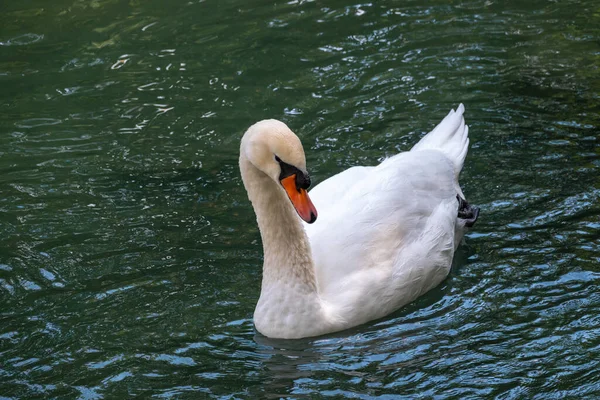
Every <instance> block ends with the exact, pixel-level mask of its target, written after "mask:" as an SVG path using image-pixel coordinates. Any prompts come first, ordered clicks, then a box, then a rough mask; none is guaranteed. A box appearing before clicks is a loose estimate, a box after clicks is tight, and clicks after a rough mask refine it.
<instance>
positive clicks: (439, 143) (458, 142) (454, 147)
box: [411, 104, 469, 177]
mask: <svg viewBox="0 0 600 400" xmlns="http://www.w3.org/2000/svg"><path fill="white" fill-rule="evenodd" d="M464 112H465V107H464V106H463V105H462V104H460V105H459V106H458V108H457V109H456V111H454V110H450V112H449V113H448V115H446V117H445V118H444V119H443V120H442V122H440V123H439V124H438V125H437V126H436V127H435V128H433V130H432V131H431V132H429V133H428V134H427V135H425V136H424V137H423V138H421V140H420V141H419V142H418V143H417V144H415V145H414V146H413V148H412V149H411V151H420V150H426V149H431V150H439V151H441V152H442V153H444V154H445V155H446V156H447V157H448V158H449V159H450V160H451V161H452V163H453V164H454V172H455V173H456V176H457V177H458V174H460V171H461V170H462V167H463V164H464V162H465V158H466V157H467V151H468V150H469V127H468V126H467V125H465V119H464V118H463V113H464Z"/></svg>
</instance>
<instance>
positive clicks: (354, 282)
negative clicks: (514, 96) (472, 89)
mask: <svg viewBox="0 0 600 400" xmlns="http://www.w3.org/2000/svg"><path fill="white" fill-rule="evenodd" d="M463 112H464V107H463V105H462V104H461V105H460V106H459V107H458V109H457V111H456V112H454V110H452V111H450V113H449V114H448V115H447V116H446V118H444V120H443V121H442V122H440V124H439V125H438V126H437V127H436V128H435V129H434V130H433V131H431V132H430V133H429V134H427V135H426V136H425V137H423V138H422V139H421V140H420V141H419V142H418V143H417V144H416V145H415V146H414V147H413V148H412V149H411V150H410V151H408V152H404V153H400V154H398V155H396V156H393V157H391V158H388V159H386V160H385V161H383V162H382V163H381V164H379V165H378V166H374V167H353V168H350V169H348V170H346V171H343V172H341V173H339V174H337V175H335V176H333V177H331V178H329V179H327V180H325V181H324V182H322V183H321V184H319V185H317V186H316V187H315V188H314V189H312V190H311V192H310V196H311V197H312V202H311V199H310V198H309V197H308V194H307V192H306V189H307V188H308V187H309V186H310V179H309V177H308V173H307V170H306V161H305V157H304V150H303V148H302V144H301V143H300V140H299V139H298V137H297V136H296V135H295V134H294V133H293V132H292V131H291V130H290V129H289V128H288V127H287V126H286V125H285V124H284V123H283V122H280V121H277V120H272V119H271V120H264V121H260V122H258V123H256V124H254V125H252V126H251V127H250V128H249V129H248V131H247V132H246V133H245V134H244V137H243V138H242V142H241V147H240V170H241V174H242V179H243V181H244V186H245V187H246V190H247V192H248V197H249V198H250V201H251V202H252V205H253V207H254V210H255V212H256V218H257V221H258V226H259V228H260V233H261V237H262V243H263V249H264V265H263V279H262V289H261V294H260V299H259V300H258V304H257V305H256V310H255V312H254V324H255V326H256V329H257V330H258V331H259V332H260V333H262V334H263V335H265V336H268V337H272V338H287V339H291V338H301V337H309V336H318V335H322V334H325V333H330V332H335V331H339V330H343V329H346V328H350V327H353V326H356V325H359V324H362V323H365V322H367V321H370V320H373V319H376V318H380V317H383V316H385V315H386V314H389V313H390V312H392V311H394V310H396V309H398V308H399V307H401V306H403V305H405V304H407V303H409V302H411V301H413V300H414V299H416V298H417V297H418V296H419V295H421V294H423V293H425V292H427V291H428V290H430V289H431V288H433V287H435V286H437V285H438V284H439V283H440V282H441V281H442V280H443V279H444V278H445V277H446V276H447V275H448V272H449V271H450V265H451V263H452V257H453V256H454V251H455V249H456V247H457V246H458V244H459V242H460V240H461V238H462V236H463V234H464V232H465V230H466V229H467V227H469V226H472V224H473V223H474V222H475V221H476V219H477V216H478V212H479V210H478V209H477V208H476V207H471V206H469V204H468V203H467V202H466V201H465V200H464V195H463V193H462V191H461V189H460V186H459V184H458V175H459V173H460V171H461V169H462V166H463V162H464V160H465V157H466V155H467V150H468V146H469V139H468V131H469V130H468V127H467V126H466V125H465V121H464V119H463ZM316 210H319V220H318V221H316V222H315V220H316V218H317V211H316ZM299 217H300V218H302V219H303V220H304V221H306V222H308V223H309V224H310V223H312V224H311V225H309V224H304V223H303V222H302V221H301V219H300V218H299ZM313 222H314V223H313Z"/></svg>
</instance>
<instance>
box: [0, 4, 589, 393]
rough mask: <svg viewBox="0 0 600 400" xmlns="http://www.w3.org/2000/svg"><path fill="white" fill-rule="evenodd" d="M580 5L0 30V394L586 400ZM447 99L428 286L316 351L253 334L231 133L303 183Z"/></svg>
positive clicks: (20, 25)
mask: <svg viewBox="0 0 600 400" xmlns="http://www.w3.org/2000/svg"><path fill="white" fill-rule="evenodd" d="M599 13H600V9H599V8H598V5H597V4H596V3H594V2H591V1H584V2H571V1H567V2H560V3H548V2H533V3H531V2H530V3H526V4H525V3H521V2H513V1H509V2H502V3H498V2H493V1H474V2H468V3H461V4H446V3H440V2H423V1H418V2H417V1H409V2H405V4H397V3H393V2H383V3H377V4H375V3H348V2H341V1H334V2H329V3H328V4H321V3H317V2H312V1H291V2H275V3H273V2H271V3H265V2H258V1H251V2H240V1H229V2H216V1H212V0H209V1H191V2H189V1H176V2H170V3H165V2H143V3H139V2H126V3H123V2H113V1H104V0H99V1H94V2H85V1H78V0H75V1H70V2H53V3H48V2H44V3H43V4H42V3H41V2H33V3H31V2H29V3H23V2H21V3H19V2H16V3H10V4H8V3H7V4H6V5H5V7H4V9H3V12H2V16H1V17H0V19H1V21H2V27H3V29H2V31H1V32H0V52H1V53H2V56H1V57H0V84H1V86H2V90H1V91H0V103H1V104H2V106H3V113H2V115H0V192H1V193H2V196H0V235H1V237H2V240H1V241H0V306H1V307H0V396H5V397H7V398H36V397H39V398H47V397H52V398H54V397H57V398H83V399H94V398H126V397H132V396H138V395H139V396H141V397H160V398H182V397H183V398H185V397H186V396H187V397H194V398H196V397H223V398H230V396H235V397H236V398H237V397H241V398H263V397H265V398H280V397H290V396H291V397H303V396H305V397H314V396H315V395H317V394H320V395H322V396H332V397H359V398H369V397H374V396H384V395H395V396H404V397H406V398H414V397H416V396H421V397H426V398H429V397H440V398H458V397H469V398H483V397H489V398H491V397H494V398H495V397H498V398H506V399H513V398H514V399H517V398H533V399H547V398H569V397H572V398H594V397H598V396H599V395H600V392H599V390H600V389H599V388H600V383H599V380H598V377H597V376H596V375H597V374H596V373H595V372H596V371H597V370H598V368H599V365H598V360H599V359H600V357H599V352H600V348H599V343H600V342H599V340H600V330H599V329H598V327H599V326H600V313H598V309H599V306H600V295H599V294H598V293H600V291H599V290H598V289H599V288H598V286H599V282H600V270H599V268H598V265H599V261H600V236H599V234H598V232H599V229H600V223H599V221H600V207H599V206H598V204H599V200H600V199H599V197H600V186H599V181H598V175H599V174H598V170H599V168H600V147H599V144H598V135H597V127H598V123H599V120H600V118H599V115H600V114H599V112H600V110H599V108H598V93H599V91H600V87H599V86H598V79H597V74H598V68H599V67H600V65H599V63H598V57H597V56H598V46H597V43H598V39H599V36H598V30H597V28H596V27H597V26H598V15H599ZM459 102H463V103H465V105H466V108H467V114H466V118H467V120H468V123H469V125H470V136H471V150H470V153H469V156H468V158H467V162H466V164H465V170H464V171H463V175H462V178H461V182H462V183H463V184H464V191H465V193H467V194H468V196H469V198H470V199H472V201H473V202H474V203H476V204H477V205H479V206H480V207H481V209H482V218H480V220H479V222H478V224H477V226H476V229H475V230H473V231H472V232H471V233H470V234H469V235H468V237H467V238H466V241H465V244H464V245H463V246H461V248H460V249H459V251H458V253H457V255H456V259H455V261H454V267H453V270H452V273H451V274H450V277H449V278H448V279H447V280H446V281H445V282H443V284H442V285H440V287H438V288H436V289H434V290H432V291H431V292H430V293H428V294H426V295H425V296H423V297H422V298H421V299H419V300H417V301H416V302H414V303H413V304H411V305H409V306H407V307H405V308H404V309H402V310H400V311H398V312H396V313H395V314H393V315H392V316H390V317H388V318H385V319H383V320H380V321H375V322H373V323H370V324H368V325H366V326H361V327H357V328H354V329H352V330H350V331H346V332H340V333H337V334H335V335H330V336H326V337H322V338H311V339H304V340H299V341H274V340H270V339H267V338H265V337H263V336H261V335H259V334H257V333H256V332H255V331H254V328H253V325H252V319H251V318H252V312H253V308H254V304H255V303H256V300H257V298H258V295H259V287H260V280H261V269H260V268H261V264H262V249H261V245H260V235H259V233H258V231H257V228H256V225H255V219H254V214H253V212H252V209H251V207H250V204H249V202H248V201H247V199H246V194H245V192H244V190H243V187H242V185H241V181H240V178H239V173H238V166H237V157H238V155H237V152H238V149H239V139H240V137H241V134H242V132H243V131H244V130H245V128H246V127H248V126H249V125H250V124H252V123H253V122H256V121H257V120H259V119H262V118H278V119H281V120H283V121H285V122H286V123H288V124H289V126H290V127H291V128H292V129H294V130H295V131H296V132H297V133H298V134H299V135H300V137H301V139H302V141H303V143H304V146H305V149H306V152H307V163H308V167H309V169H310V171H311V175H313V176H314V178H315V180H316V181H317V182H318V181H321V180H323V179H325V178H326V177H328V176H330V175H332V174H334V173H337V172H339V171H341V170H343V169H345V168H348V167H350V166H352V165H356V164H374V163H376V162H377V161H378V158H379V157H382V155H391V154H393V153H395V152H398V151H403V150H407V149H409V148H410V146H411V145H412V144H414V143H415V142H416V141H417V140H418V138H420V137H421V135H422V134H424V133H425V132H427V131H428V130H429V129H431V128H432V127H433V124H435V123H436V122H437V121H439V120H440V118H441V117H443V116H444V115H445V114H446V113H447V111H448V109H450V108H452V107H456V105H457V104H458V103H459Z"/></svg>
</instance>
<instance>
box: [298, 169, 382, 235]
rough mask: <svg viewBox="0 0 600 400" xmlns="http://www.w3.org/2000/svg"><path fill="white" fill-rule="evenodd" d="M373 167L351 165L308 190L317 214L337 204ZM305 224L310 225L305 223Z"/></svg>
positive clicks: (323, 212)
mask: <svg viewBox="0 0 600 400" xmlns="http://www.w3.org/2000/svg"><path fill="white" fill-rule="evenodd" d="M373 169H375V167H352V168H348V169H347V170H345V171H342V172H340V173H339V174H337V175H334V176H332V177H330V178H328V179H326V180H324V181H323V182H321V183H319V184H318V185H317V186H315V187H314V188H312V189H311V190H310V192H309V195H310V198H311V200H312V202H313V204H314V205H315V208H316V209H317V213H318V214H321V213H322V214H324V215H327V214H329V208H330V207H335V206H336V205H338V204H339V201H340V198H342V197H344V196H345V195H346V194H347V193H349V192H351V191H352V187H353V186H354V185H356V184H358V183H360V182H361V181H362V180H363V179H365V178H366V177H368V176H369V174H370V172H371V171H372V170H373ZM305 226H310V225H308V224H306V225H305Z"/></svg>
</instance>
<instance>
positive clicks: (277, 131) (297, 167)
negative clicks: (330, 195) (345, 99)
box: [240, 119, 317, 224]
mask: <svg viewBox="0 0 600 400" xmlns="http://www.w3.org/2000/svg"><path fill="white" fill-rule="evenodd" d="M240 152H241V153H242V154H243V155H245V156H246V158H247V159H248V160H249V161H250V162H251V163H252V165H254V166H255V167H256V168H257V169H259V170H260V171H262V172H264V173H265V174H266V175H268V176H269V177H271V179H273V180H274V181H275V182H277V183H278V184H279V186H280V187H281V188H282V190H284V191H285V192H286V193H287V196H288V198H289V199H290V201H291V202H292V204H293V206H294V208H295V209H296V211H297V212H298V215H299V216H300V218H302V219H303V220H304V221H306V222H308V223H309V224H312V223H313V222H315V221H316V219H317V210H316V209H315V206H314V205H313V203H312V201H311V200H310V198H309V197H308V193H307V191H306V190H307V189H308V187H309V186H310V177H309V176H308V172H306V158H305V157H304V149H303V148H302V143H300V139H298V136H296V134H294V132H292V131H291V130H290V128H288V127H287V125H286V124H284V123H283V122H281V121H277V120H275V119H266V120H263V121H260V122H257V123H256V124H254V125H252V126H251V127H250V128H248V130H247V131H246V133H245V134H244V137H243V138H242V144H241V148H240Z"/></svg>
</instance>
